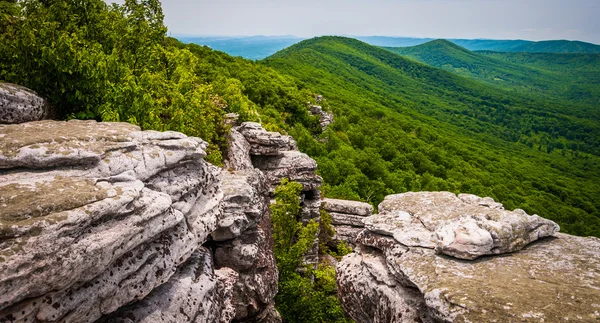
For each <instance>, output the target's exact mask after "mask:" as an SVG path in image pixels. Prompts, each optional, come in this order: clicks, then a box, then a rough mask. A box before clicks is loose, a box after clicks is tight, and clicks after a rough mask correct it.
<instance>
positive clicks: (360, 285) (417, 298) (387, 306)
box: [336, 249, 433, 323]
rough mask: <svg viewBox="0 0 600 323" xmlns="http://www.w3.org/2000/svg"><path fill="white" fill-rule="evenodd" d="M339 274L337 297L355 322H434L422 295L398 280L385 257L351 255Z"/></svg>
mask: <svg viewBox="0 0 600 323" xmlns="http://www.w3.org/2000/svg"><path fill="white" fill-rule="evenodd" d="M336 271H337V282H338V293H337V294H338V298H339V299H340V302H341V304H342V305H343V308H344V310H345V311H346V313H347V314H348V315H349V316H350V317H351V318H352V319H354V320H355V321H356V322H358V323H363V322H364V323H366V322H369V323H371V322H372V323H387V322H398V323H400V322H407V323H408V322H424V323H428V322H433V321H432V319H431V318H430V317H429V313H428V311H427V307H426V305H425V301H424V299H423V296H422V295H421V294H420V293H419V291H418V290H417V289H415V288H409V287H404V286H402V285H401V284H400V283H398V282H397V281H396V280H395V278H394V276H393V275H392V274H391V273H390V272H389V270H388V269H387V266H386V261H385V257H384V256H383V255H381V254H379V253H377V252H375V251H371V250H368V249H365V250H361V251H360V252H357V253H352V254H350V255H348V256H346V257H344V259H343V260H342V262H341V263H339V264H338V266H337V268H336Z"/></svg>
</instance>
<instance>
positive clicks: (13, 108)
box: [0, 82, 52, 124]
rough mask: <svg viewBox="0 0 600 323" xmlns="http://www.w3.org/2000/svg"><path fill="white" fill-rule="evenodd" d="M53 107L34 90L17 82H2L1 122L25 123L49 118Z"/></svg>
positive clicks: (0, 99) (0, 97) (0, 93)
mask: <svg viewBox="0 0 600 323" xmlns="http://www.w3.org/2000/svg"><path fill="white" fill-rule="evenodd" d="M51 115H52V108H51V106H50V104H49V103H48V101H46V99H44V98H42V97H40V96H39V95H38V94H37V93H35V92H34V91H32V90H30V89H28V88H26V87H23V86H19V85H15V84H10V83H2V82H0V123H5V124H6V123H9V124H10V123H12V124H14V123H23V122H28V121H38V120H42V119H47V118H49V117H51Z"/></svg>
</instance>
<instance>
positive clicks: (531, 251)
mask: <svg viewBox="0 0 600 323" xmlns="http://www.w3.org/2000/svg"><path fill="white" fill-rule="evenodd" d="M391 248H392V246H388V247H387V248H384V249H385V250H384V251H378V252H376V253H377V254H379V255H381V256H383V257H385V264H386V266H385V267H379V269H378V270H377V272H378V273H379V275H390V276H392V277H394V281H392V282H391V283H386V284H385V285H386V286H387V287H391V288H392V289H393V290H395V291H396V292H395V293H392V294H391V295H388V296H385V297H384V298H387V300H385V299H384V300H381V301H380V302H378V303H374V302H371V303H368V300H369V299H373V298H374V296H375V295H374V294H372V293H370V292H369V291H368V290H369V289H370V288H373V289H374V290H375V289H376V287H377V286H379V285H381V280H378V279H374V278H371V279H369V280H367V281H366V282H363V284H364V285H365V289H364V291H361V292H360V293H358V295H357V296H356V297H360V298H361V299H363V300H365V301H366V302H367V303H365V307H367V308H369V307H375V309H372V310H370V311H376V312H377V313H382V314H379V315H383V316H381V317H387V315H395V314H396V313H397V308H396V307H393V306H387V305H386V304H387V303H388V302H390V301H391V300H395V299H397V298H403V299H404V298H405V296H404V295H403V293H404V290H405V289H406V288H407V287H408V288H413V289H414V287H416V288H417V289H415V290H418V291H420V293H421V294H422V298H423V300H424V302H425V304H426V305H427V309H426V310H425V312H423V313H424V314H428V315H429V316H431V317H432V318H434V321H436V322H438V321H439V322H441V321H444V322H446V321H448V322H503V321H506V319H507V318H512V319H514V321H519V322H520V321H524V322H529V321H536V322H540V321H542V320H543V321H545V322H558V321H568V320H571V321H590V322H592V321H594V320H598V319H599V318H600V310H599V308H600V301H598V300H600V284H599V282H600V260H599V259H600V257H599V256H600V254H599V250H600V239H597V238H582V237H574V236H569V235H564V234H557V236H556V238H547V239H544V240H540V241H538V242H536V243H533V244H531V245H529V246H527V247H526V248H524V249H522V250H520V251H518V252H515V253H511V254H508V255H504V256H500V257H486V258H482V259H481V260H477V261H471V262H465V261H458V260H455V259H453V258H451V257H444V256H440V255H436V254H435V252H434V251H433V250H431V249H425V248H407V249H405V250H406V251H404V252H403V253H401V252H398V251H397V250H396V251H395V252H391ZM359 253H360V254H361V255H362V253H364V251H361V252H359ZM392 253H394V255H392ZM359 256H360V255H358V254H353V256H352V257H348V258H347V259H346V258H344V260H343V261H342V263H341V264H340V265H339V266H338V270H341V271H346V272H348V270H349V269H348V266H352V265H353V264H355V263H356V260H355V259H356V257H359ZM379 259H382V258H379ZM363 263H364V264H363V266H373V264H372V261H367V260H363ZM350 273H351V274H354V275H355V274H356V272H354V271H350ZM358 276H360V275H358ZM355 279H359V278H351V277H349V276H347V274H346V276H343V277H340V278H338V284H340V285H349V286H352V285H355V284H357V283H358V282H356V281H355ZM406 281H408V282H410V284H407V282H406ZM399 285H400V286H399ZM340 293H341V292H340ZM343 304H344V308H345V309H346V310H351V309H352V307H353V305H354V304H355V303H353V302H347V303H346V302H344V301H343ZM418 308H419V311H422V307H418ZM353 318H355V319H356V321H357V322H374V320H373V319H370V320H363V319H360V318H358V317H354V316H353Z"/></svg>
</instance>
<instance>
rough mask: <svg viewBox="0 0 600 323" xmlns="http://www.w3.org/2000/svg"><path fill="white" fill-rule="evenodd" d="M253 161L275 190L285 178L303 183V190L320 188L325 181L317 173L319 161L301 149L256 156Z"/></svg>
mask: <svg viewBox="0 0 600 323" xmlns="http://www.w3.org/2000/svg"><path fill="white" fill-rule="evenodd" d="M252 163H253V165H254V167H256V168H258V169H260V170H262V171H263V172H264V173H265V175H266V176H267V181H269V182H270V184H271V186H272V187H273V190H274V187H275V186H277V185H279V184H280V183H281V180H282V179H284V178H288V179H289V180H290V181H294V182H298V183H300V184H302V186H303V191H314V190H318V188H319V187H320V186H321V184H322V183H323V179H322V178H321V177H320V176H318V175H317V174H316V173H315V172H316V170H317V162H316V161H315V160H314V159H312V158H310V157H308V155H306V154H304V153H301V152H299V151H283V152H280V153H279V155H277V156H254V157H253V158H252Z"/></svg>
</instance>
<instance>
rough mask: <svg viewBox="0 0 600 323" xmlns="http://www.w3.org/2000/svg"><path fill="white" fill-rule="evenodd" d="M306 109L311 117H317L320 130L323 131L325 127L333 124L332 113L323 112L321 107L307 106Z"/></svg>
mask: <svg viewBox="0 0 600 323" xmlns="http://www.w3.org/2000/svg"><path fill="white" fill-rule="evenodd" d="M308 108H309V109H310V113H311V114H312V115H317V116H319V119H320V121H319V124H320V125H321V129H323V130H325V128H327V126H329V125H330V124H331V123H333V113H331V112H327V111H325V110H323V107H322V106H320V105H314V104H309V105H308Z"/></svg>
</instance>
